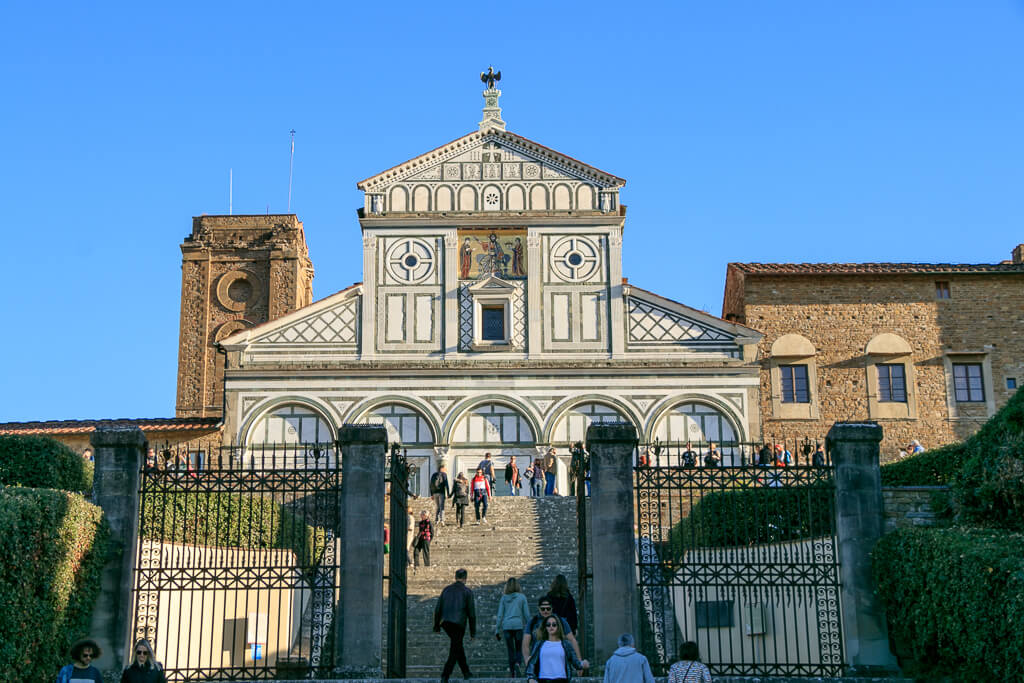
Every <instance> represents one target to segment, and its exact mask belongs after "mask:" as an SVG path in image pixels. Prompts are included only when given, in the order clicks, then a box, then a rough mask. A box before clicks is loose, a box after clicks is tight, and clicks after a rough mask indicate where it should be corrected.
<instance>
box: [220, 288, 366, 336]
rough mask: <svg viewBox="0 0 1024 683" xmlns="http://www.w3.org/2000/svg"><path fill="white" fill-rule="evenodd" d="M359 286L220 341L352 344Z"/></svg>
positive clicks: (358, 299) (357, 313)
mask: <svg viewBox="0 0 1024 683" xmlns="http://www.w3.org/2000/svg"><path fill="white" fill-rule="evenodd" d="M361 293H362V292H361V286H360V285H353V286H351V287H349V288H347V289H344V290H342V291H340V292H337V293H335V294H332V295H330V296H328V297H325V298H323V299H321V300H320V301H316V302H314V303H312V304H310V305H308V306H304V307H302V308H300V309H298V310H297V311H294V312H292V313H289V314H288V315H285V316H282V317H280V318H278V319H277V320H272V321H270V322H267V323H264V324H262V325H257V326H256V327H253V328H250V329H247V330H243V331H241V332H238V333H236V334H233V335H231V336H230V337H228V338H226V339H224V340H223V341H221V345H222V346H224V347H226V348H227V347H237V346H249V345H282V344H284V345H287V344H300V345H307V344H314V345H320V344H322V345H332V346H352V347H354V346H355V345H356V344H357V343H358V341H359V306H360V301H361V299H362V297H361Z"/></svg>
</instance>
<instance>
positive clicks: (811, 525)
mask: <svg viewBox="0 0 1024 683" xmlns="http://www.w3.org/2000/svg"><path fill="white" fill-rule="evenodd" d="M770 472H771V470H766V473H769V474H770ZM833 499H834V493H833V488H832V487H831V486H830V485H827V484H824V483H819V484H810V485H807V486H798V487H779V488H772V487H758V488H738V489H734V490H731V491H712V492H711V493H708V494H705V495H704V497H703V498H701V499H700V501H698V502H697V503H696V504H694V506H693V508H692V509H691V510H690V514H689V516H688V517H686V518H684V519H683V520H682V521H680V522H679V523H677V524H676V525H675V526H674V527H673V528H672V531H671V535H670V542H671V545H672V548H673V554H674V555H675V556H677V557H678V555H679V554H680V553H682V552H685V551H686V550H689V549H691V548H700V547H705V548H706V547H732V546H745V545H752V544H755V543H777V542H782V541H795V540H799V539H804V538H814V537H817V536H824V535H827V534H830V533H832V519H833V516H834V515H833Z"/></svg>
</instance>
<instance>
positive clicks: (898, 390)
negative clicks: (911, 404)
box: [877, 363, 907, 403]
mask: <svg viewBox="0 0 1024 683" xmlns="http://www.w3.org/2000/svg"><path fill="white" fill-rule="evenodd" d="M877 367H878V401H879V402H880V403H881V402H885V403H906V402H907V376H906V368H905V367H904V366H903V364H902V363H893V364H888V363H886V364H880V365H878V366H877Z"/></svg>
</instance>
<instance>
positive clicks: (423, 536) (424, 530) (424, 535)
mask: <svg viewBox="0 0 1024 683" xmlns="http://www.w3.org/2000/svg"><path fill="white" fill-rule="evenodd" d="M418 538H419V540H421V541H429V540H430V522H420V533H419V536H418Z"/></svg>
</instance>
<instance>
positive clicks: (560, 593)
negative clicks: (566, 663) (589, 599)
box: [544, 574, 579, 635]
mask: <svg viewBox="0 0 1024 683" xmlns="http://www.w3.org/2000/svg"><path fill="white" fill-rule="evenodd" d="M544 597H546V598H547V599H548V600H550V601H551V607H552V608H553V609H554V612H555V614H557V615H558V616H560V617H562V618H563V619H565V620H566V621H567V622H568V623H569V629H570V630H571V631H572V633H573V635H575V634H576V630H577V627H578V626H579V615H578V614H577V613H576V601H575V600H573V597H572V593H570V592H569V582H568V581H566V579H565V576H564V575H563V574H559V575H558V576H556V577H555V580H554V581H552V582H551V589H550V590H549V591H548V594H547V595H545V596H544Z"/></svg>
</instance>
